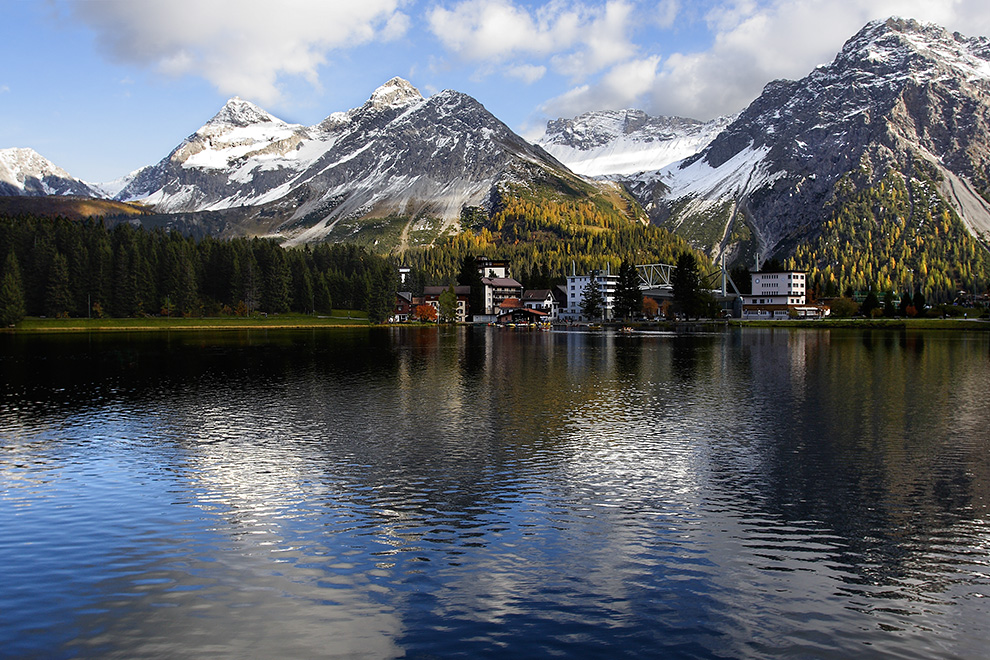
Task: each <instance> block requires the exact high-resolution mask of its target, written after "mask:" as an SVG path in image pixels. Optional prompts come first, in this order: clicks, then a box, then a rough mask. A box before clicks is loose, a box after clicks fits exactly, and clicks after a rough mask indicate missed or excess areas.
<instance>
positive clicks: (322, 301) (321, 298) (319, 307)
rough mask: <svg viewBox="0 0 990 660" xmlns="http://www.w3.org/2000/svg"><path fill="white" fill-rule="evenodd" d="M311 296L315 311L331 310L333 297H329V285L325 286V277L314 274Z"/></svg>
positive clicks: (325, 312)
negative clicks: (313, 298)
mask: <svg viewBox="0 0 990 660" xmlns="http://www.w3.org/2000/svg"><path fill="white" fill-rule="evenodd" d="M313 296H314V297H315V301H314V305H315V307H316V311H317V312H320V313H323V314H329V313H331V312H332V311H333V299H332V298H331V297H330V287H328V286H327V278H326V276H324V275H320V274H319V273H317V274H316V275H315V276H314V283H313Z"/></svg>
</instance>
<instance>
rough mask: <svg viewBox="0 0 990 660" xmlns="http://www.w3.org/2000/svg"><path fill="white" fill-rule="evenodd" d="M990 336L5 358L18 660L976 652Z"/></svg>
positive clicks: (174, 346)
mask: <svg viewBox="0 0 990 660" xmlns="http://www.w3.org/2000/svg"><path fill="white" fill-rule="evenodd" d="M988 339H990V338H988V333H973V334H966V333H958V332H957V333H944V334H943V333H937V332H929V333H924V334H922V333H909V332H908V333H905V332H888V331H884V332H878V331H872V332H856V331H838V330H833V331H813V330H787V329H766V330H762V329H761V330H757V329H745V330H734V331H729V332H726V333H721V334H710V335H675V334H664V333H637V334H631V335H629V334H626V335H620V334H611V333H608V332H600V333H579V332H551V333H542V332H511V331H499V330H494V329H490V328H440V329H436V328H429V329H411V328H390V329H373V330H368V329H348V330H339V331H312V330H308V331H282V332H244V333H215V334H210V333H194V332H190V333H169V334H146V335H127V336H117V335H99V334H94V335H83V336H72V337H57V336H20V335H19V336H9V335H8V336H3V337H0V367H2V370H3V371H2V373H3V385H4V388H3V394H2V399H0V402H2V407H0V441H2V445H0V446H2V449H3V453H2V454H0V530H3V532H2V533H0V566H3V567H4V569H3V571H4V573H5V575H4V579H3V580H2V582H0V612H2V613H3V619H4V625H3V626H2V627H0V648H3V649H4V653H5V654H10V655H12V656H45V657H70V656H80V655H82V656H107V655H118V656H125V657H159V656H172V657H176V656H178V657H201V656H203V655H210V656H216V657H245V656H250V657H265V656H272V655H278V656H280V657H311V656H314V655H320V656H360V657H376V658H377V657H397V656H403V655H409V656H417V655H419V656H428V655H436V656H457V655H461V656H471V657H488V656H499V657H501V656H504V655H505V654H507V653H508V654H511V655H513V656H517V657H545V656H547V655H550V654H565V655H571V656H582V657H584V656H603V657H621V656H630V657H640V656H644V655H651V656H655V655H662V656H664V657H685V658H688V657H690V658H695V657H697V658H715V657H780V656H813V657H836V658H839V657H850V656H852V655H855V656H856V657H869V656H877V657H880V656H883V657H890V656H893V657H934V656H938V657H960V658H966V657H977V656H980V655H982V654H983V652H984V649H985V647H986V645H987V644H988V643H990V633H988V632H987V627H986V621H987V620H988V619H990V611H988V610H990V607H988V605H987V603H988V599H987V598H986V597H987V596H990V522H988V510H987V506H988V501H990V497H988V495H990V492H988V491H990V469H988V468H990V433H988V431H987V428H986V420H987V418H988V415H987V413H988V412H990V411H988V408H990V405H988V403H987V384H988V383H990V350H988V347H990V340H988Z"/></svg>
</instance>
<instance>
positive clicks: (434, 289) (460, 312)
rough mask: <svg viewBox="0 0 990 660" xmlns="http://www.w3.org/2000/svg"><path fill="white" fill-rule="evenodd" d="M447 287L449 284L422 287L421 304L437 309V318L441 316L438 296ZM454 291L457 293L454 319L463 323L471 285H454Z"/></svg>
mask: <svg viewBox="0 0 990 660" xmlns="http://www.w3.org/2000/svg"><path fill="white" fill-rule="evenodd" d="M448 289H450V287H449V286H427V287H423V304H424V305H430V306H431V307H433V308H435V309H436V310H437V318H442V317H441V314H440V296H441V294H443V292H444V291H447V290H448ZM454 293H455V294H456V295H457V316H456V318H455V319H454V320H455V321H457V322H458V323H463V322H464V321H466V320H467V316H468V299H469V298H470V296H471V287H469V286H455V287H454Z"/></svg>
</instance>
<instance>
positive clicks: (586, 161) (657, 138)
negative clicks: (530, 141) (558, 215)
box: [537, 109, 734, 177]
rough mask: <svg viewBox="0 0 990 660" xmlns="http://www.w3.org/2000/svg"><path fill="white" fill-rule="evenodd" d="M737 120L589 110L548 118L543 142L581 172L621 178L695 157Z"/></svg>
mask: <svg viewBox="0 0 990 660" xmlns="http://www.w3.org/2000/svg"><path fill="white" fill-rule="evenodd" d="M733 119H734V117H717V118H716V119H713V120H711V121H708V122H701V121H698V120H695V119H687V118H684V117H664V116H659V117H651V116H650V115H648V114H646V113H645V112H643V111H642V110H634V109H629V110H604V111H596V112H586V113H584V114H582V115H579V116H577V117H574V118H573V119H556V120H554V121H550V122H548V123H547V128H546V131H545V133H544V134H543V136H542V137H541V138H540V139H539V140H537V144H539V145H540V146H541V147H543V148H544V149H545V150H546V151H547V152H548V153H550V154H552V155H553V156H554V157H556V158H557V159H558V160H560V161H561V162H563V163H565V164H566V165H567V166H568V167H570V168H571V169H572V170H573V171H575V172H577V173H578V174H583V175H585V176H607V177H616V176H619V177H621V176H627V175H631V174H636V173H638V172H643V171H654V170H658V169H661V168H663V167H665V166H667V165H670V164H671V163H675V162H677V161H680V160H683V159H684V158H687V157H689V156H693V155H694V154H696V153H698V152H699V151H701V150H702V149H704V148H705V147H706V146H708V144H709V143H710V142H711V141H712V140H713V139H715V136H717V135H718V134H719V133H720V132H721V131H722V130H723V129H724V128H725V127H726V126H728V125H729V123H731V121H732V120H733Z"/></svg>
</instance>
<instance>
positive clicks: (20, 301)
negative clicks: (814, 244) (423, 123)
mask: <svg viewBox="0 0 990 660" xmlns="http://www.w3.org/2000/svg"><path fill="white" fill-rule="evenodd" d="M24 309H25V308H24V284H23V282H22V281H21V267H20V265H19V264H18V263H17V255H15V254H14V251H13V249H11V250H10V252H8V253H7V259H6V260H5V261H4V265H3V276H2V278H0V327H7V326H8V325H13V324H15V323H17V322H18V321H20V320H21V319H22V318H24Z"/></svg>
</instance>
